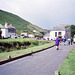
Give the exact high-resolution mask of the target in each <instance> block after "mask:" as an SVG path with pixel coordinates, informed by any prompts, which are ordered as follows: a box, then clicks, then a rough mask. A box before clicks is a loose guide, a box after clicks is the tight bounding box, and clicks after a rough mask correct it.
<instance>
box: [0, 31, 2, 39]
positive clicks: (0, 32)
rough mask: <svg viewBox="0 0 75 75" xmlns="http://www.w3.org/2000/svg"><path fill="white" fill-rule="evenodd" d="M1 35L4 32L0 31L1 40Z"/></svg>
mask: <svg viewBox="0 0 75 75" xmlns="http://www.w3.org/2000/svg"><path fill="white" fill-rule="evenodd" d="M1 34H2V31H1V30H0V38H1Z"/></svg>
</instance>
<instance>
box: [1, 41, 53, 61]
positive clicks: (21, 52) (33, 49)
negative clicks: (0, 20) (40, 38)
mask: <svg viewBox="0 0 75 75" xmlns="http://www.w3.org/2000/svg"><path fill="white" fill-rule="evenodd" d="M53 45H54V42H50V43H46V44H43V45H40V46H34V47H31V48H27V49H21V50H17V51H11V52H3V53H0V62H1V61H4V60H7V59H8V55H10V56H11V58H15V57H18V56H21V55H25V54H28V53H31V52H36V51H39V50H41V49H44V48H48V47H50V46H53Z"/></svg>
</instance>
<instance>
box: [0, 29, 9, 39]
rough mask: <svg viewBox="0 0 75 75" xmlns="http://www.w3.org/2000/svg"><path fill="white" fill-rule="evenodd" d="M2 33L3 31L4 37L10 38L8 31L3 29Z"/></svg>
mask: <svg viewBox="0 0 75 75" xmlns="http://www.w3.org/2000/svg"><path fill="white" fill-rule="evenodd" d="M1 31H2V36H3V37H5V38H8V29H1Z"/></svg>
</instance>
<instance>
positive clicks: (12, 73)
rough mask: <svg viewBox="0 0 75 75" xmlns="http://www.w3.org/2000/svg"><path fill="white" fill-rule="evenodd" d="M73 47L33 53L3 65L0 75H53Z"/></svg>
mask: <svg viewBox="0 0 75 75" xmlns="http://www.w3.org/2000/svg"><path fill="white" fill-rule="evenodd" d="M72 47H73V45H65V46H64V45H63V43H62V44H61V46H60V47H59V50H56V48H55V47H52V48H49V49H47V50H45V51H42V52H38V53H35V54H33V55H31V56H27V57H24V58H21V59H18V60H15V61H12V62H9V63H6V64H3V65H0V75H54V73H55V71H56V70H57V69H58V68H59V67H60V65H61V64H62V62H63V60H64V58H65V57H66V56H67V54H68V53H69V51H70V50H71V49H72Z"/></svg>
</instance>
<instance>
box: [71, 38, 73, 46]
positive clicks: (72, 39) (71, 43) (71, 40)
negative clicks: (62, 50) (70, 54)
mask: <svg viewBox="0 0 75 75" xmlns="http://www.w3.org/2000/svg"><path fill="white" fill-rule="evenodd" d="M72 43H73V38H72V37H71V45H72Z"/></svg>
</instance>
